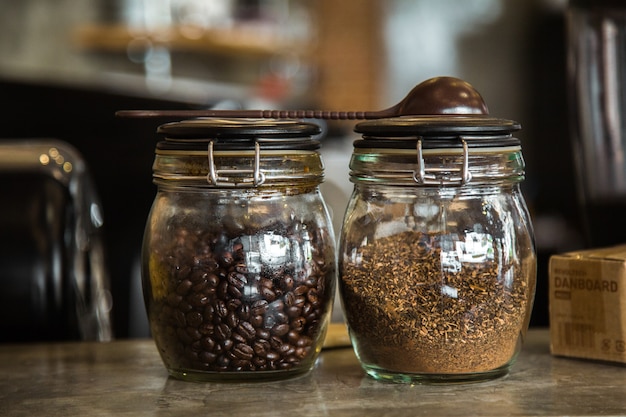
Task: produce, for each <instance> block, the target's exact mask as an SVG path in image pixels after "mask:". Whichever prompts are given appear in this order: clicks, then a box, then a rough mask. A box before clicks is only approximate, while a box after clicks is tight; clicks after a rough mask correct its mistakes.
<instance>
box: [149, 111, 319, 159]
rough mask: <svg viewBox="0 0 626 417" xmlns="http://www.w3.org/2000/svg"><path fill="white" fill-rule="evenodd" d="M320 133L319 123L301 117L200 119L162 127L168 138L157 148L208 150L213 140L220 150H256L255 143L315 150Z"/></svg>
mask: <svg viewBox="0 0 626 417" xmlns="http://www.w3.org/2000/svg"><path fill="white" fill-rule="evenodd" d="M320 132H321V129H320V127H319V126H318V125H316V124H314V123H308V122H301V121H298V120H276V119H217V118H199V119H190V120H183V121H179V122H172V123H166V124H164V125H161V126H159V128H158V129H157V133H159V134H162V135H164V136H165V141H164V142H159V143H158V144H157V148H158V149H170V150H174V149H175V150H195V149H206V146H207V143H208V142H210V141H213V146H214V149H215V150H217V151H220V150H229V151H231V150H249V149H254V146H255V143H259V145H260V147H261V149H263V150H315V149H318V148H319V146H320V143H319V141H317V140H313V139H312V136H314V135H317V134H319V133H320Z"/></svg>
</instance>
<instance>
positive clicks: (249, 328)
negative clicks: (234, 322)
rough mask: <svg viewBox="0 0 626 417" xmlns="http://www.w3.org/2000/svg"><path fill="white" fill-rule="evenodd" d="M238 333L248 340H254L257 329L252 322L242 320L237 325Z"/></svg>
mask: <svg viewBox="0 0 626 417" xmlns="http://www.w3.org/2000/svg"><path fill="white" fill-rule="evenodd" d="M237 333H239V334H240V335H242V336H243V337H244V338H246V339H247V340H252V339H254V338H255V336H256V329H255V328H254V326H253V325H252V323H250V322H247V321H242V322H241V323H239V325H238V326H237Z"/></svg>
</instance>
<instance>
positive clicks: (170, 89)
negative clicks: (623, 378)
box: [0, 0, 585, 338]
mask: <svg viewBox="0 0 626 417" xmlns="http://www.w3.org/2000/svg"><path fill="white" fill-rule="evenodd" d="M566 6H567V3H566V2H565V0H466V1H463V2H459V1H456V0H438V1H436V2H435V1H431V0H343V1H336V0H317V1H305V0H210V1H207V0H204V1H203V0H81V1H75V0H0V7H1V8H2V9H1V13H0V106H1V114H2V132H1V133H0V137H1V138H10V139H20V138H55V139H58V140H62V141H66V142H67V143H69V144H71V145H72V146H74V147H75V148H76V149H77V150H78V152H80V154H82V156H83V157H84V159H85V161H86V164H87V165H88V166H89V167H90V171H91V174H92V175H93V179H94V184H95V188H96V190H97V192H98V194H99V196H100V201H101V207H102V219H103V227H102V233H103V241H104V245H103V247H104V257H105V259H106V265H107V268H108V274H109V277H110V295H111V300H112V304H111V308H112V310H111V313H112V324H113V331H114V334H115V337H117V338H126V337H142V336H146V335H148V330H147V322H146V319H145V313H144V307H143V299H142V296H141V289H140V278H139V252H140V246H141V239H142V233H143V228H144V223H145V219H146V217H147V214H148V211H149V209H150V205H151V203H152V199H153V197H154V194H155V191H156V190H155V187H154V186H153V185H152V181H151V175H152V172H151V165H152V161H153V156H154V147H155V144H156V142H157V140H158V138H157V137H156V135H155V130H156V128H157V125H158V124H159V123H160V122H159V121H155V120H129V119H124V120H120V119H117V118H115V117H114V113H115V111H117V110H122V109H166V108H171V109H174V108H181V109H185V108H207V107H216V108H261V109H270V108H289V109H292V108H311V109H329V110H349V109H354V110H377V109H383V108H386V107H389V106H391V105H393V104H395V103H397V102H398V101H400V100H401V99H402V98H403V97H404V96H405V95H406V94H407V93H408V92H409V91H410V90H411V88H412V87H413V86H415V85H416V84H418V83H419V82H421V81H424V80H425V79H427V78H430V77H434V76H439V75H451V76H455V77H459V78H462V79H464V80H466V81H468V82H470V83H471V84H473V85H474V87H476V88H477V89H478V91H480V92H481V94H482V95H483V97H484V99H485V100H486V102H487V104H488V106H489V109H490V112H491V114H492V115H493V116H495V117H501V118H508V119H514V120H517V121H519V122H520V123H521V125H522V127H523V130H522V131H521V132H520V133H519V137H520V138H521V140H522V145H523V150H524V155H525V158H526V162H527V179H526V181H525V183H524V185H523V189H524V193H525V196H526V199H527V202H528V204H529V207H530V210H531V214H532V217H533V221H534V225H535V232H536V239H537V246H538V252H539V271H538V288H537V299H536V303H535V309H534V312H533V316H532V322H531V324H532V325H535V326H545V325H547V324H548V302H547V260H548V258H549V256H550V255H551V254H553V253H556V252H562V251H566V250H571V249H578V248H580V247H582V246H583V245H584V244H585V243H584V240H583V238H582V228H581V227H580V217H579V213H578V203H577V197H576V189H575V174H574V167H573V156H572V152H571V144H570V143H571V142H570V134H569V132H568V122H567V112H568V109H567V104H568V103H567V98H566V96H567V94H566V58H565V51H566V40H565V28H564V12H565V8H566ZM353 125H354V122H332V123H328V124H327V125H326V126H325V129H326V137H325V138H324V139H323V148H322V152H323V155H324V158H325V163H326V165H327V178H328V180H327V182H326V183H325V184H324V186H323V193H324V194H325V197H326V199H327V202H329V204H330V206H331V210H332V211H333V215H334V224H335V228H336V232H338V231H339V225H340V222H341V216H342V215H343V210H344V208H345V204H346V203H347V200H348V197H349V194H350V191H351V184H350V183H349V181H348V160H349V155H350V152H351V144H352V140H353V139H354V138H355V136H354V133H353V132H352V128H353Z"/></svg>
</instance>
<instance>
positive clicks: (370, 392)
mask: <svg viewBox="0 0 626 417" xmlns="http://www.w3.org/2000/svg"><path fill="white" fill-rule="evenodd" d="M0 376H1V377H2V378H1V379H0V415H1V416H29V417H30V416H34V415H43V416H49V417H54V416H64V417H69V416H108V415H115V416H126V415H128V416H131V415H132V416H144V415H146V416H170V415H172V416H173V415H176V416H185V415H189V416H191V415H194V416H195V415H211V416H237V415H254V416H281V415H299V416H340V417H341V416H377V417H380V416H390V415H409V416H420V415H425V416H439V415H441V416H471V415H481V416H492V415H493V416H504V415H516V416H522V415H523V416H530V415H532V416H564V415H568V416H583V415H584V416H605V415H613V416H615V415H626V367H624V366H620V365H617V364H607V363H598V362H590V361H582V360H574V359H566V358H558V357H554V356H552V355H551V354H550V351H549V334H548V331H547V330H543V329H541V330H535V329H533V330H531V331H530V332H529V334H528V338H527V341H526V344H525V346H524V349H523V350H522V353H521V354H520V356H519V357H518V360H517V362H516V364H515V365H514V366H513V368H512V371H511V373H510V374H509V375H508V376H506V377H504V378H501V379H497V380H494V381H489V382H482V383H475V384H464V385H463V384H459V385H398V384H390V383H383V382H378V381H375V380H373V379H372V378H370V377H368V376H366V375H365V373H364V372H363V371H362V369H361V368H360V366H359V364H358V361H357V359H356V357H355V355H354V352H353V350H352V349H351V348H349V347H339V348H329V349H324V350H323V352H322V354H321V356H320V359H319V361H318V364H317V366H316V368H315V369H314V370H313V371H312V372H310V373H309V374H307V375H305V376H302V377H299V378H295V379H290V380H284V381H278V382H256V383H192V382H183V381H178V380H174V379H172V378H169V377H168V374H167V372H166V370H165V368H164V367H163V365H162V362H161V359H160V357H159V355H158V352H157V350H156V347H155V345H154V343H153V342H152V341H151V340H149V339H142V340H119V341H114V342H110V343H91V342H74V343H48V344H32V345H0Z"/></svg>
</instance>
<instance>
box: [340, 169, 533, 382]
mask: <svg viewBox="0 0 626 417" xmlns="http://www.w3.org/2000/svg"><path fill="white" fill-rule="evenodd" d="M470 159H471V158H470ZM489 159H491V161H490V162H489V161H488V160H489ZM364 160H367V161H368V162H367V163H366V164H363V165H362V164H360V163H359V161H358V158H357V159H356V162H355V158H354V157H353V163H352V168H353V173H354V172H355V171H358V173H359V174H360V175H361V174H364V173H365V171H366V170H360V169H361V168H363V166H369V165H370V164H371V161H372V159H371V158H370V159H369V160H368V159H367V158H365V159H364ZM495 160H496V161H497V160H499V157H497V158H495ZM504 160H509V161H510V160H512V159H511V158H505V159H504ZM485 162H487V163H485V164H483V165H482V168H480V169H479V170H478V171H477V172H475V174H476V176H475V178H478V177H479V176H480V174H481V172H482V174H486V173H491V174H495V173H498V172H500V173H502V169H499V168H498V166H499V165H498V164H494V163H493V162H494V158H487V160H486V161H485ZM379 167H380V166H379ZM507 170H508V168H507V169H505V171H507ZM511 173H512V172H509V174H511ZM372 179H374V180H372ZM368 181H369V182H368ZM339 277H340V280H339V288H340V293H341V297H342V303H343V306H344V313H345V315H346V319H347V322H348V326H349V329H350V336H351V339H352V342H353V346H354V349H355V351H356V354H357V356H358V358H359V360H360V362H361V364H362V366H363V368H364V369H365V371H366V372H367V373H368V374H369V375H371V376H373V377H374V378H376V379H381V380H390V381H394V382H410V383H413V382H417V383H438V382H460V381H479V380H485V379H491V378H495V377H498V376H501V375H504V374H506V373H507V372H508V369H509V367H510V366H511V364H512V363H513V361H514V359H515V357H516V355H517V353H518V352H519V350H520V348H521V344H522V340H523V338H524V335H525V332H526V330H527V328H528V323H529V318H530V313H531V309H532V302H533V297H534V291H535V279H536V255H535V249H534V241H533V232H532V227H531V223H530V217H529V214H528V211H527V208H526V204H525V202H524V199H523V197H522V194H521V192H520V189H519V184H518V182H516V181H513V182H507V181H502V180H498V181H495V182H493V183H490V182H489V181H486V180H484V179H483V180H482V181H480V182H479V183H477V184H472V183H471V182H470V183H469V184H465V185H457V186H455V185H452V186H444V185H441V186H430V187H423V186H415V185H413V186H411V185H389V184H388V181H387V183H386V182H385V181H382V182H379V183H376V181H375V177H372V176H367V175H361V176H360V177H357V178H356V179H355V188H354V192H353V195H352V198H351V200H350V203H349V206H348V208H347V211H346V216H345V218H344V225H343V230H342V233H341V239H340V248H339Z"/></svg>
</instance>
